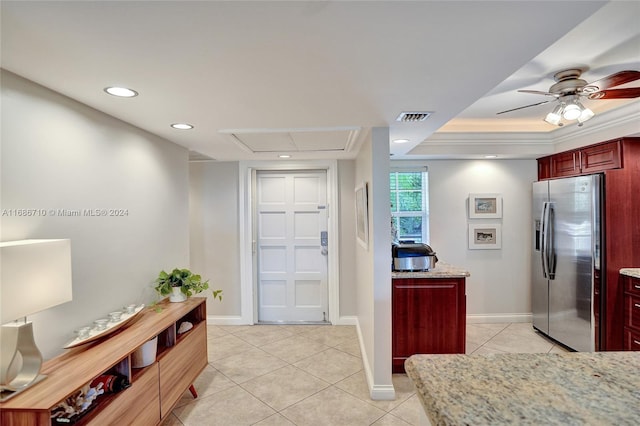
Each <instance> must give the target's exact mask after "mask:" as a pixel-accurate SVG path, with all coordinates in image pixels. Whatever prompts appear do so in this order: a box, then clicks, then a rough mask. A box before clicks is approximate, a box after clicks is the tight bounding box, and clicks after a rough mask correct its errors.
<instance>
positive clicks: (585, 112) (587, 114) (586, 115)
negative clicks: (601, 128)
mask: <svg viewBox="0 0 640 426" xmlns="http://www.w3.org/2000/svg"><path fill="white" fill-rule="evenodd" d="M594 115H595V114H594V113H593V111H591V110H590V109H589V108H584V109H583V110H582V113H581V114H580V117H578V123H580V124H582V123H584V122H585V121H587V120H589V119H590V118H592V117H593V116H594Z"/></svg>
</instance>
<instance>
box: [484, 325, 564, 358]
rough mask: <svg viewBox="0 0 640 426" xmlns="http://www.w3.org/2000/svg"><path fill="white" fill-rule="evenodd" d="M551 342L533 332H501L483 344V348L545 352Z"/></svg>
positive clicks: (519, 351)
mask: <svg viewBox="0 0 640 426" xmlns="http://www.w3.org/2000/svg"><path fill="white" fill-rule="evenodd" d="M552 347H553V343H551V342H549V341H548V340H546V339H545V338H543V337H541V336H538V335H537V334H535V333H531V334H526V335H525V334H523V333H522V331H521V330H518V331H516V332H508V331H507V330H505V331H503V332H501V333H500V334H498V335H497V336H495V337H493V338H492V339H491V340H489V341H488V342H487V343H485V344H484V348H486V349H492V350H498V351H502V352H509V353H545V352H549V351H550V350H551V348H552Z"/></svg>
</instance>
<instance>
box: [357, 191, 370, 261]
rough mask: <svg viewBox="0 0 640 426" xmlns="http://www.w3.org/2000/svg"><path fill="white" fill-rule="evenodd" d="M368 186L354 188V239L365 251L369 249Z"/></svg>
mask: <svg viewBox="0 0 640 426" xmlns="http://www.w3.org/2000/svg"><path fill="white" fill-rule="evenodd" d="M367 204H368V186H367V183H366V182H363V183H362V185H360V186H358V187H357V188H356V237H357V239H358V242H359V243H360V245H361V246H362V247H364V248H365V249H367V250H368V249H369V210H368V206H367Z"/></svg>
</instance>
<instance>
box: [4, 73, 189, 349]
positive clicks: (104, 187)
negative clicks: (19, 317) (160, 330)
mask: <svg viewBox="0 0 640 426" xmlns="http://www.w3.org/2000/svg"><path fill="white" fill-rule="evenodd" d="M122 101H123V102H127V100H122ZM1 124H2V130H1V132H2V133H1V136H2V147H1V154H2V158H1V163H2V170H1V177H2V180H1V188H2V193H1V204H2V205H1V209H2V211H3V212H11V211H12V209H45V210H46V211H47V212H48V214H47V215H46V216H34V217H16V216H12V215H11V214H10V213H7V214H3V215H2V217H1V219H0V232H1V234H0V238H1V239H2V241H11V240H18V239H28V238H70V239H71V252H72V269H73V301H72V302H69V303H65V304H63V305H60V306H58V307H55V308H52V309H50V310H47V311H44V312H42V313H39V314H36V315H33V316H30V317H29V319H30V320H32V321H33V323H34V330H35V338H36V342H37V344H38V346H39V347H40V349H41V351H42V352H43V355H44V356H45V358H50V357H52V356H54V355H56V354H57V353H59V352H61V348H62V346H63V345H64V344H65V343H66V342H67V341H69V340H71V339H72V338H73V330H75V329H77V328H79V327H81V326H84V325H88V324H91V323H92V321H93V320H95V319H98V318H101V317H104V316H105V315H106V314H108V313H109V312H111V311H114V310H116V309H119V308H121V307H122V306H123V305H125V304H129V303H134V302H137V303H147V304H148V303H149V302H151V301H152V300H153V299H155V294H154V292H153V290H152V287H151V285H152V283H153V280H154V279H155V278H156V276H157V274H158V272H159V271H160V270H161V269H168V268H172V267H174V266H188V260H189V257H188V255H189V247H188V241H189V234H188V232H189V230H188V172H187V151H186V150H185V149H183V148H180V147H178V146H177V145H174V144H172V143H170V142H168V141H166V140H163V139H161V138H158V137H156V136H154V135H151V134H149V133H146V132H144V131H141V130H140V129H138V128H135V127H133V126H130V125H128V124H126V123H123V122H122V121H119V120H117V119H115V118H113V117H110V116H107V115H105V114H103V113H100V112H98V111H96V110H94V109H91V108H89V107H87V106H85V105H83V104H80V103H78V102H76V101H73V100H71V99H69V98H66V97H64V96H62V95H60V94H58V93H55V92H52V91H50V90H48V89H46V88H43V87H42V86H39V85H36V84H34V83H32V82H29V81H27V80H25V79H22V78H20V77H18V76H16V75H14V74H11V73H8V72H5V71H3V72H2V122H1ZM58 209H69V210H76V209H78V210H80V211H82V210H83V209H125V210H126V211H127V215H126V216H121V217H113V216H106V217H89V216H82V215H81V216H79V217H78V216H72V217H69V216H66V217H65V216H61V215H59V214H57V210H58ZM51 210H54V211H56V214H52V213H51V212H50V211H51ZM25 297H28V295H25Z"/></svg>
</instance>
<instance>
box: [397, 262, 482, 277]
mask: <svg viewBox="0 0 640 426" xmlns="http://www.w3.org/2000/svg"><path fill="white" fill-rule="evenodd" d="M469 276H471V274H470V273H469V271H466V270H464V269H462V268H458V267H457V266H453V265H449V264H448V263H444V262H440V261H438V262H437V263H436V267H435V268H433V269H431V270H430V271H417V272H399V271H392V272H391V278H460V277H469Z"/></svg>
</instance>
